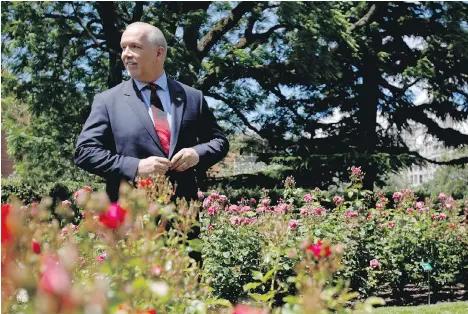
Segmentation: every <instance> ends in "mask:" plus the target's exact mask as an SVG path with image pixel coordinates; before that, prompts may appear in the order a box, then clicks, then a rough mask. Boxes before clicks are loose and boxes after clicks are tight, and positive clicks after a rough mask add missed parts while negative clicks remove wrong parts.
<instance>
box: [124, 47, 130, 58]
mask: <svg viewBox="0 0 468 314" xmlns="http://www.w3.org/2000/svg"><path fill="white" fill-rule="evenodd" d="M131 52H132V51H131V50H130V48H128V47H125V48H124V49H123V50H122V57H128V56H130V55H131Z"/></svg>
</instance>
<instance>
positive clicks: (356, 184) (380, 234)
mask: <svg viewBox="0 0 468 314" xmlns="http://www.w3.org/2000/svg"><path fill="white" fill-rule="evenodd" d="M362 182H363V173H362V171H361V170H360V168H353V169H352V174H351V183H350V184H349V185H348V186H347V187H346V190H345V191H344V193H343V194H341V195H336V196H335V197H332V196H330V195H329V194H328V193H325V192H323V191H320V190H318V189H315V190H313V191H310V192H309V193H307V191H304V190H303V189H301V188H297V187H296V186H295V181H294V179H293V178H287V179H286V180H285V188H284V190H283V195H282V199H283V200H284V201H283V200H280V201H278V202H277V203H273V202H271V199H269V198H268V196H267V193H266V191H263V195H262V196H261V198H259V199H258V201H257V200H249V199H247V198H245V199H244V200H243V201H240V202H238V203H237V204H236V203H234V202H232V201H231V202H230V203H227V204H226V200H227V198H226V197H224V196H222V195H219V194H216V193H214V194H211V195H209V196H207V198H206V199H205V201H204V210H203V213H202V214H201V217H202V219H201V222H202V230H203V234H204V235H203V237H204V239H205V241H208V242H209V245H207V246H205V247H204V256H205V257H207V262H206V264H205V267H207V268H208V269H211V268H212V267H214V265H219V263H220V261H219V257H220V254H222V252H223V251H222V250H220V249H218V247H220V246H221V244H222V248H223V249H224V250H228V251H229V255H230V256H241V255H242V254H245V252H243V251H242V250H243V249H244V246H245V245H248V243H250V241H252V240H251V238H254V239H255V241H260V245H258V246H257V247H256V248H255V249H254V250H255V252H256V253H255V252H249V254H260V253H261V254H260V255H259V256H260V259H259V261H258V260H256V261H255V263H254V264H255V265H254V267H253V268H252V269H253V270H255V271H254V272H252V274H251V278H250V281H248V282H244V281H243V283H244V286H243V289H244V292H248V293H249V296H250V297H252V298H253V299H254V300H260V299H261V300H262V302H267V303H268V304H274V303H275V302H279V303H281V300H283V298H285V297H287V296H288V295H294V285H292V284H291V276H292V274H291V269H295V268H297V265H296V262H297V260H296V258H298V257H299V258H300V256H302V255H301V254H302V253H301V252H300V251H299V250H297V246H296V245H295V244H294V243H296V241H305V240H307V239H308V238H310V237H311V238H312V239H313V240H312V241H313V242H314V241H317V240H321V239H330V241H331V243H332V244H338V243H341V244H342V245H343V246H342V248H341V250H342V252H343V253H342V254H343V256H342V258H341V264H340V265H341V266H340V267H339V268H338V269H337V277H336V278H335V279H336V281H334V283H335V284H337V285H339V282H340V280H341V278H345V279H347V280H349V288H350V289H351V290H350V291H354V292H357V293H358V294H359V296H360V297H361V298H362V297H366V296H371V295H379V294H380V293H384V292H385V291H388V289H391V291H392V296H393V297H394V298H396V299H397V300H399V301H402V302H404V299H405V293H404V289H405V287H407V286H408V285H414V286H417V287H420V288H421V289H424V287H425V284H426V282H427V274H426V273H425V271H424V270H423V269H422V267H421V262H422V261H424V262H429V263H430V264H431V265H432V266H433V271H432V272H431V287H432V288H431V289H432V291H433V292H434V293H438V292H439V291H440V290H441V288H442V287H444V286H455V285H457V284H460V283H463V282H465V281H466V271H465V270H466V268H467V267H468V264H467V263H468V255H467V252H466V249H465V248H466V244H467V243H466V241H467V238H466V230H465V228H466V227H465V225H464V221H465V220H466V214H467V209H466V208H467V204H468V200H454V199H453V198H451V197H450V196H448V195H445V194H443V195H440V196H437V197H435V198H431V197H429V196H430V195H429V194H427V193H426V194H425V195H421V194H420V195H415V193H414V192H413V191H411V190H409V189H402V190H401V191H397V192H394V193H387V194H385V193H384V192H375V193H373V192H370V191H367V190H363V188H362V186H363V184H362ZM304 193H306V194H304ZM425 196H426V197H425ZM221 199H222V200H223V201H222V202H220V201H219V200H221ZM213 208H214V210H213ZM231 233H236V234H239V235H244V234H245V235H250V237H249V236H247V237H238V238H236V241H242V240H243V241H246V243H245V244H239V243H238V242H236V243H235V244H234V245H232V247H229V245H227V244H226V243H225V242H224V241H225V239H226V238H230V237H231ZM259 235H260V237H259V238H258V236H259ZM301 247H302V248H304V247H307V245H306V244H304V243H303V244H302V245H301ZM216 252H217V253H216ZM213 256H218V259H216V258H213ZM255 256H258V255H255ZM372 260H376V261H377V263H378V264H377V265H372V264H371V261H372ZM223 261H224V264H222V267H224V268H225V269H231V268H232V267H236V265H237V264H236V263H229V261H226V260H225V259H224V260H223ZM248 262H250V261H248ZM294 265H296V266H294ZM219 267H220V268H222V267H221V266H219ZM250 267H252V265H251V266H250ZM221 271H222V270H221V269H219V272H221ZM224 272H226V270H224ZM246 274H247V275H249V273H246ZM218 279H219V280H220V281H217V282H216V284H217V285H222V286H223V292H222V293H223V294H222V295H223V296H225V295H226V290H227V291H229V290H230V289H231V291H239V289H240V287H239V285H237V284H235V285H234V286H233V287H232V288H230V289H229V288H228V287H229V285H230V284H232V283H231V281H230V280H231V278H226V277H223V276H219V277H218ZM214 293H215V294H217V293H221V292H220V290H216V289H215V291H214ZM242 296H243V295H241V298H242ZM229 298H231V297H229ZM285 300H290V298H286V299H285ZM287 302H289V301H287ZM291 302H292V303H294V302H293V300H292V299H291Z"/></svg>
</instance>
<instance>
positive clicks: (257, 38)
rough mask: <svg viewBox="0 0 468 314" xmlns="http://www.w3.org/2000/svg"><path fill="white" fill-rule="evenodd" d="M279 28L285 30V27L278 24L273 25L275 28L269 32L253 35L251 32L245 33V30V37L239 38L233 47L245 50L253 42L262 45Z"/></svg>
mask: <svg viewBox="0 0 468 314" xmlns="http://www.w3.org/2000/svg"><path fill="white" fill-rule="evenodd" d="M280 28H286V25H283V24H278V25H275V26H273V27H271V28H270V29H269V30H267V31H266V32H264V33H256V34H253V33H251V32H247V30H246V32H245V36H244V37H243V38H241V39H240V40H239V41H238V42H237V44H236V45H235V48H237V49H244V48H247V47H248V46H250V45H251V44H253V43H255V42H260V43H263V42H265V41H267V40H268V38H270V36H271V34H273V32H274V31H276V30H278V29H280Z"/></svg>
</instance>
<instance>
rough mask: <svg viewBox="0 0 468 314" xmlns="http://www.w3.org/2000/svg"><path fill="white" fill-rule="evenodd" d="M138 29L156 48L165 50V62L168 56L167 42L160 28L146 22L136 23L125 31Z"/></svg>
mask: <svg viewBox="0 0 468 314" xmlns="http://www.w3.org/2000/svg"><path fill="white" fill-rule="evenodd" d="M133 28H137V29H139V30H140V31H142V32H144V33H145V34H146V38H147V39H148V41H149V42H150V43H152V44H153V45H154V46H156V47H162V48H164V60H165V59H166V56H167V41H166V38H165V37H164V34H163V33H162V32H161V30H160V29H159V28H157V27H156V26H153V25H151V24H148V23H145V22H134V23H132V24H130V25H128V26H127V28H126V29H125V30H130V29H133Z"/></svg>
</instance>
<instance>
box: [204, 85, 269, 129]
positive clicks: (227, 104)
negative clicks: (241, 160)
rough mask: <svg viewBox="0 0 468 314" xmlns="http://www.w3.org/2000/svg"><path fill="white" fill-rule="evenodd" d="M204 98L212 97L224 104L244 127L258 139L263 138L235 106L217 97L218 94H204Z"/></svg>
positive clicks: (223, 98) (221, 97)
mask: <svg viewBox="0 0 468 314" xmlns="http://www.w3.org/2000/svg"><path fill="white" fill-rule="evenodd" d="M204 94H205V96H210V97H213V98H215V99H218V100H221V101H222V102H224V103H225V104H226V106H228V107H229V108H230V109H231V110H232V111H234V113H235V114H236V115H237V116H238V117H239V119H241V121H242V122H243V123H244V124H245V126H247V127H248V128H249V129H251V130H252V131H254V132H255V133H257V134H258V135H259V136H260V137H262V138H263V136H262V134H261V132H260V130H258V129H257V128H256V127H254V126H253V125H252V124H250V122H249V120H248V119H247V118H246V116H245V115H244V114H243V113H242V112H241V111H240V110H239V108H237V107H236V106H235V105H233V104H231V102H230V101H229V100H228V99H227V98H225V97H223V96H221V95H219V94H214V93H210V92H208V93H204Z"/></svg>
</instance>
